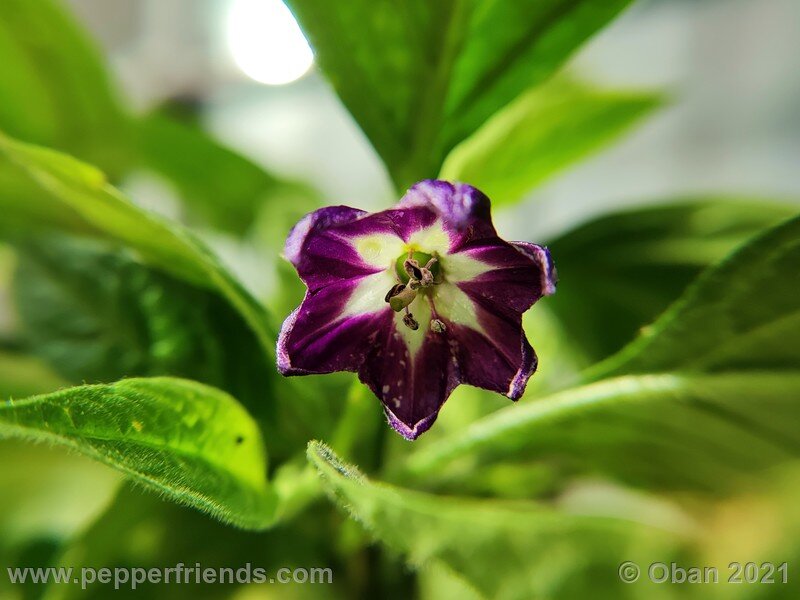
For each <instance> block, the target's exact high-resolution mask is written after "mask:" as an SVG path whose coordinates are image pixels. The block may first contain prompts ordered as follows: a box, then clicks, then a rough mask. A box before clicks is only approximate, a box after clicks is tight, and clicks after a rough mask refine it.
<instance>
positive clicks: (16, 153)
mask: <svg viewBox="0 0 800 600" xmlns="http://www.w3.org/2000/svg"><path fill="white" fill-rule="evenodd" d="M0 152H2V153H4V154H5V155H6V156H7V157H8V158H9V160H12V161H14V162H15V163H17V164H19V165H21V166H22V167H23V168H24V169H25V170H26V171H27V172H29V173H30V175H31V177H32V178H33V179H34V180H35V181H36V182H37V183H38V184H39V186H41V190H42V192H44V193H39V194H38V195H36V196H35V197H32V198H31V197H26V198H24V200H23V199H22V198H19V199H17V198H13V197H12V198H9V197H7V196H0V207H2V206H3V205H4V204H5V203H7V202H10V204H11V205H10V207H9V209H10V210H11V211H12V213H13V211H14V209H15V204H18V203H19V202H20V201H21V202H23V203H27V204H38V205H39V210H40V211H41V212H48V211H49V210H50V209H51V208H52V210H53V212H54V213H57V212H58V211H66V212H67V214H69V215H70V216H71V218H72V219H76V218H77V219H78V220H79V221H80V222H81V224H82V226H83V227H84V228H85V229H88V230H89V231H91V232H93V233H95V234H96V235H100V236H102V237H105V238H108V239H111V240H115V241H118V242H121V243H123V244H125V245H127V246H129V247H130V248H132V249H134V250H136V251H137V252H138V253H139V254H140V255H141V257H142V258H143V259H144V260H145V262H147V263H148V264H150V265H152V266H154V267H156V268H158V269H161V270H163V271H165V272H167V273H170V274H171V275H173V276H175V277H177V278H179V279H182V280H184V281H186V282H188V283H191V284H193V285H197V286H200V287H204V288H206V289H210V290H214V291H216V292H218V293H219V294H220V295H222V296H223V297H224V298H226V299H227V300H228V302H230V304H231V305H232V306H233V307H234V308H235V309H236V310H237V311H239V312H240V313H241V314H242V316H243V317H244V319H245V320H246V321H247V323H248V324H249V326H250V327H251V328H252V330H253V331H254V332H255V334H256V336H257V337H258V339H259V343H260V344H261V346H262V350H263V351H264V353H265V355H266V356H267V357H273V356H274V353H275V349H274V344H275V339H276V334H275V332H274V331H273V330H272V328H271V327H270V326H269V322H268V320H267V318H266V315H265V312H264V309H263V307H262V306H261V305H260V304H258V302H256V300H255V299H254V298H253V297H252V296H251V295H250V294H249V293H247V291H245V290H244V288H243V287H242V286H241V285H240V284H239V283H238V282H237V281H236V280H235V279H234V278H233V277H232V276H231V274H230V273H229V272H228V271H227V270H226V269H225V268H223V267H222V265H221V264H220V263H219V261H218V260H217V258H216V257H215V256H214V255H213V254H212V253H211V252H210V251H209V250H208V249H207V248H206V247H205V245H204V244H202V243H201V242H200V241H199V240H198V239H197V238H196V237H195V236H194V235H192V234H191V233H190V232H189V231H188V230H186V229H184V228H182V227H180V226H178V225H177V224H174V223H169V222H167V221H165V220H163V219H161V218H159V217H157V216H156V215H154V214H151V213H148V212H146V211H144V210H142V209H140V208H138V207H137V206H135V205H134V204H133V203H131V202H130V201H129V200H128V199H127V198H125V197H124V196H123V195H122V194H121V193H120V192H119V191H118V190H116V189H115V188H113V187H112V186H110V185H109V184H108V183H107V182H106V179H105V177H104V175H103V174H102V173H101V172H100V171H98V170H97V169H95V168H94V167H91V166H89V165H87V164H85V163H82V162H80V161H78V160H76V159H74V158H72V157H69V156H67V155H64V154H60V153H58V152H55V151H52V150H48V149H46V148H39V147H36V146H32V145H29V144H24V143H21V142H17V141H14V140H12V139H10V138H8V137H5V136H3V135H2V134H0ZM61 224H62V225H63V226H64V228H65V229H66V228H69V227H70V225H71V221H70V220H69V219H65V220H64V222H63V223H61ZM270 362H271V358H270Z"/></svg>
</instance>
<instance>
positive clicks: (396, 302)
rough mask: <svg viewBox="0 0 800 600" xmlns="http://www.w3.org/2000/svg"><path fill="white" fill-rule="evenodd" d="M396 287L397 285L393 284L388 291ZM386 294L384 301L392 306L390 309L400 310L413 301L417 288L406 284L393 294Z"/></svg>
mask: <svg viewBox="0 0 800 600" xmlns="http://www.w3.org/2000/svg"><path fill="white" fill-rule="evenodd" d="M398 285H399V284H398ZM397 287H398V286H397V285H396V286H394V287H393V288H392V289H391V290H390V291H395V290H396V289H397ZM386 296H387V300H386V301H387V302H388V303H389V306H391V307H392V310H393V311H394V312H400V311H401V310H403V309H404V308H405V307H407V306H408V305H409V304H411V303H412V302H413V301H414V298H416V297H417V290H414V289H412V288H410V287H408V286H403V288H402V289H401V290H399V291H398V292H397V293H396V294H394V295H393V296H390V295H389V294H387V295H386Z"/></svg>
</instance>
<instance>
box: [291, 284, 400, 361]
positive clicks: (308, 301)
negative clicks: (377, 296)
mask: <svg viewBox="0 0 800 600" xmlns="http://www.w3.org/2000/svg"><path fill="white" fill-rule="evenodd" d="M369 277H375V276H374V275H373V276H368V277H365V278H364V279H369ZM358 284H359V281H358V280H347V281H341V282H339V283H335V284H330V285H328V286H325V287H323V288H320V289H319V290H318V291H317V292H315V293H311V292H309V293H307V294H306V297H305V299H304V300H303V302H302V304H301V305H300V306H299V307H298V308H297V309H296V310H295V311H294V312H293V313H292V314H291V315H289V317H288V318H287V319H286V320H285V321H284V323H283V326H282V327H281V332H280V335H279V336H278V349H277V355H278V370H279V371H280V372H281V374H283V375H307V374H311V373H332V372H334V371H357V370H358V368H359V367H360V366H361V364H362V363H363V362H364V356H365V355H366V353H367V352H368V349H369V347H370V345H371V344H372V343H373V340H374V333H375V331H376V330H377V328H378V327H380V326H381V323H382V322H383V321H382V319H384V318H385V317H386V316H387V315H388V314H390V313H391V310H390V309H388V308H384V306H385V304H384V306H381V307H380V308H381V310H380V311H378V312H375V311H373V312H369V311H351V312H350V313H348V312H347V307H348V303H349V302H350V300H351V297H352V292H353V290H354V289H355V288H357V287H358Z"/></svg>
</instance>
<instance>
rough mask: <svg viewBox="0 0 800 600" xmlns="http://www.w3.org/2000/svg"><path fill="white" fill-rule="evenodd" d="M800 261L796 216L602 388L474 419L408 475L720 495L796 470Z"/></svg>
mask: <svg viewBox="0 0 800 600" xmlns="http://www.w3.org/2000/svg"><path fill="white" fill-rule="evenodd" d="M798 264H800V219H794V220H791V221H789V222H787V223H785V224H782V225H780V226H778V227H776V228H774V229H771V230H770V231H768V232H767V233H766V234H765V235H763V236H762V237H759V238H758V239H756V240H755V241H752V242H751V243H749V244H747V245H746V246H744V247H743V248H742V249H740V250H739V251H737V252H735V253H734V254H733V255H731V257H729V258H728V259H726V260H725V261H723V262H722V263H721V264H719V265H717V266H715V267H713V268H711V269H710V270H708V271H706V272H705V273H704V274H703V275H702V276H701V277H700V278H699V279H698V280H697V281H696V282H695V283H694V284H693V285H692V286H691V287H690V288H689V289H688V290H687V291H686V293H685V294H684V295H683V297H682V298H681V299H680V300H679V301H678V302H677V303H676V304H675V305H673V307H672V308H671V309H670V310H668V311H667V312H666V313H665V314H664V315H663V316H662V317H661V318H660V319H658V320H657V321H656V322H655V323H654V324H653V325H652V326H650V327H649V328H648V329H647V330H646V332H645V333H644V334H642V336H641V337H640V338H639V339H638V340H637V341H635V342H634V343H632V344H631V345H630V346H629V347H627V348H626V349H625V350H623V351H622V352H620V353H619V354H618V355H616V356H615V357H612V358H611V359H609V360H608V361H607V362H606V363H603V364H601V365H599V366H598V367H597V368H595V369H593V370H592V372H591V373H590V374H589V375H587V379H590V380H591V379H594V380H597V381H596V382H594V383H590V384H588V385H585V386H582V387H578V388H573V389H569V390H566V391H563V392H560V393H558V394H555V395H553V396H550V397H548V398H544V399H542V400H539V401H536V402H530V403H527V404H524V405H523V406H519V407H510V408H507V409H503V410H500V411H498V412H496V413H494V414H493V415H491V416H489V417H486V418H484V419H482V420H479V421H476V422H475V423H473V424H472V425H471V426H470V427H468V428H467V429H466V430H465V431H461V432H459V433H458V434H457V435H452V436H450V437H448V438H446V439H444V440H441V441H440V442H439V443H437V444H433V445H429V446H428V447H427V448H425V449H423V450H422V451H420V452H419V453H417V454H416V455H415V456H413V457H412V458H411V459H410V461H409V464H408V465H407V473H406V474H407V475H409V474H410V475H412V476H416V477H419V476H426V477H433V478H435V477H440V476H450V477H455V478H459V477H469V474H470V472H471V471H477V470H479V467H480V465H482V464H484V463H487V462H494V463H496V462H497V461H499V460H510V461H512V462H516V461H531V460H537V461H542V462H543V464H545V465H547V466H549V467H550V468H551V469H553V470H554V471H556V472H558V473H561V474H564V475H570V474H573V473H576V472H578V473H585V472H587V471H588V472H595V473H602V474H604V475H607V476H612V477H617V478H621V479H624V480H625V481H629V482H632V483H636V484H639V485H646V486H649V487H654V488H682V489H702V490H706V491H715V492H716V491H725V490H729V489H731V488H732V487H735V486H737V485H741V484H742V482H743V481H742V480H746V479H747V478H749V477H752V476H758V475H759V474H760V473H762V472H763V471H764V470H765V469H767V468H769V467H771V466H773V465H776V464H781V463H785V462H787V461H789V460H791V459H796V458H797V457H799V456H800V430H799V429H798V428H797V427H796V423H797V421H798V418H800V402H798V398H800V352H799V351H798V349H800V319H799V318H798V315H800V310H799V307H800V305H798V301H797V289H798V287H797V286H798V283H799V282H800V280H799V279H798V277H800V274H798V270H797V265H798ZM450 467H452V469H453V471H449V472H448V471H446V468H450ZM443 471H445V473H446V474H445V475H443V474H442V472H443Z"/></svg>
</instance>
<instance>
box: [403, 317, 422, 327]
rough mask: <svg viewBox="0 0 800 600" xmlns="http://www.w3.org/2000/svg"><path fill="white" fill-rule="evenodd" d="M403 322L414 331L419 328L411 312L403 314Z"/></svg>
mask: <svg viewBox="0 0 800 600" xmlns="http://www.w3.org/2000/svg"><path fill="white" fill-rule="evenodd" d="M403 323H405V325H406V327H408V328H409V329H412V330H414V331H416V330H417V329H419V323H418V322H417V320H416V319H415V318H414V315H412V314H411V313H406V314H405V315H403Z"/></svg>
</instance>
